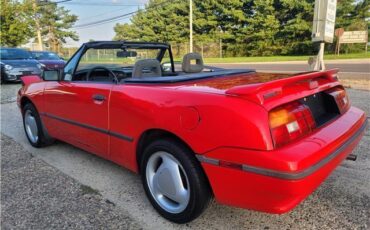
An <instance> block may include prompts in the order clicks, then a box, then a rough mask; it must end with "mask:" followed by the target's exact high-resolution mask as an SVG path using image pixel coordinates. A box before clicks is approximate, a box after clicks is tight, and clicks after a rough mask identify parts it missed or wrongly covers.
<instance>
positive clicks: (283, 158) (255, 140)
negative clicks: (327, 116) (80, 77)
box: [18, 70, 366, 213]
mask: <svg viewBox="0 0 370 230" xmlns="http://www.w3.org/2000/svg"><path fill="white" fill-rule="evenodd" d="M336 73H337V71H336V70H331V71H325V72H311V73H302V74H298V75H296V76H290V75H286V74H268V73H256V72H249V73H240V74H233V75H228V74H226V75H224V76H218V77H214V78H206V79H200V80H194V81H187V82H179V83H176V82H175V83H160V84H144V83H130V84H103V83H79V82H65V81H50V82H48V81H43V80H42V79H40V78H39V77H37V76H28V77H23V84H24V87H23V88H22V89H21V90H20V91H19V95H18V104H19V106H20V107H21V106H22V104H23V103H24V102H25V101H31V102H32V103H33V104H34V105H35V106H36V108H37V110H38V112H39V114H40V115H41V118H42V122H43V124H44V125H45V127H46V129H47V130H48V133H49V134H50V135H51V136H52V137H54V138H56V139H60V140H63V141H65V142H68V143H70V144H72V145H75V146H77V147H80V148H82V149H84V150H86V151H89V152H92V153H95V154H96V155H98V156H101V157H103V158H106V159H109V160H111V161H114V162H116V163H117V164H119V165H122V166H124V167H126V168H128V169H130V170H132V171H134V172H138V161H137V158H138V152H139V150H140V148H141V144H142V142H141V141H142V140H143V138H144V137H145V135H146V134H148V133H150V132H152V131H155V130H162V131H165V132H168V133H171V134H173V135H174V136H176V137H177V138H178V139H180V140H182V141H183V142H184V143H186V144H187V145H188V146H189V147H190V148H191V149H192V150H193V152H194V153H196V156H197V158H198V159H199V160H200V161H201V165H202V167H203V170H204V171H205V174H206V175H207V178H208V180H209V183H210V185H211V188H212V191H213V194H214V196H215V198H216V200H217V201H218V202H220V203H223V204H227V205H232V206H238V207H242V208H248V209H254V210H259V211H263V212H269V213H284V212H287V211H289V210H291V209H292V208H294V207H295V206H296V205H297V204H298V203H300V202H301V201H302V200H303V199H305V198H306V197H307V196H308V195H309V194H311V193H312V192H313V191H314V190H315V189H316V188H317V187H318V186H319V185H320V183H322V182H323V181H324V180H325V178H326V177H327V176H328V175H329V174H330V173H331V172H332V171H333V170H334V169H335V168H336V167H337V166H338V165H339V164H340V163H341V162H342V160H344V159H346V157H347V156H348V155H349V153H350V152H351V151H352V150H353V149H354V147H355V146H356V145H357V144H358V142H359V141H360V139H361V136H362V135H363V132H364V129H365V126H366V116H365V114H364V112H363V111H361V110H360V109H357V108H355V107H348V109H347V110H346V111H345V112H344V113H343V114H341V115H340V116H337V117H336V118H335V119H332V120H331V121H329V122H327V123H326V124H325V125H323V126H321V127H318V128H316V129H315V130H314V131H313V132H312V133H310V134H308V135H305V136H304V137H302V138H299V139H297V140H294V141H292V142H290V143H288V144H286V145H284V146H282V147H274V142H273V140H272V136H271V130H270V127H269V122H268V120H269V111H271V110H272V109H274V108H276V107H278V106H280V105H283V104H286V103H288V102H291V101H295V100H297V99H299V98H305V97H307V96H309V95H313V94H315V93H318V92H322V91H325V90H329V89H332V88H333V87H341V85H340V83H339V82H338V81H337V79H336ZM312 82H314V84H312ZM94 94H101V95H104V96H105V97H106V98H108V100H106V101H104V102H97V101H94V100H92V96H93V95H94Z"/></svg>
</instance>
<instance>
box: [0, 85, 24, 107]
mask: <svg viewBox="0 0 370 230" xmlns="http://www.w3.org/2000/svg"><path fill="white" fill-rule="evenodd" d="M20 88H21V84H20V83H6V84H2V85H1V86H0V91H1V93H0V95H1V100H0V103H1V104H6V103H12V102H15V101H17V92H18V90H19V89H20Z"/></svg>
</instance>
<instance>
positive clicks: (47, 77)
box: [42, 70, 60, 81]
mask: <svg viewBox="0 0 370 230" xmlns="http://www.w3.org/2000/svg"><path fill="white" fill-rule="evenodd" d="M42 79H44V81H59V80H60V71H59V70H44V72H43V73H42Z"/></svg>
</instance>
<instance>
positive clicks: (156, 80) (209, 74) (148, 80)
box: [121, 69, 255, 84]
mask: <svg viewBox="0 0 370 230" xmlns="http://www.w3.org/2000/svg"><path fill="white" fill-rule="evenodd" d="M251 72H255V70H253V69H230V70H225V69H222V70H217V71H213V72H202V73H194V74H186V75H179V76H162V77H143V78H127V79H122V81H121V83H148V84H155V83H177V82H185V81H194V80H199V79H205V78H212V77H223V76H225V75H233V74H241V73H251Z"/></svg>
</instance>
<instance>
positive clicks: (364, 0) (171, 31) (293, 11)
mask: <svg viewBox="0 0 370 230" xmlns="http://www.w3.org/2000/svg"><path fill="white" fill-rule="evenodd" d="M314 2H315V1H314V0H225V1H220V0H193V34H194V42H195V44H201V43H211V42H217V43H218V42H219V41H222V42H223V44H224V45H223V49H224V52H225V53H226V55H227V56H266V55H297V54H302V55H304V54H312V53H314V52H316V50H317V47H315V44H313V43H312V42H311V30H312V20H313V13H314ZM369 6H370V0H338V5H337V19H336V28H339V27H342V28H345V29H346V30H368V27H369V23H370V20H369V18H370V8H369ZM114 31H115V33H116V36H115V37H114V39H116V40H141V41H158V42H169V43H172V44H176V43H186V42H189V1H183V0H172V1H169V0H149V2H148V3H147V4H146V6H145V8H144V9H142V10H139V11H138V13H137V14H135V15H134V16H133V17H132V18H131V22H130V23H123V24H119V23H118V24H116V26H115V27H114ZM332 46H333V45H332ZM347 48H352V49H356V46H349V47H347ZM330 49H332V47H330V46H329V50H330Z"/></svg>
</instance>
